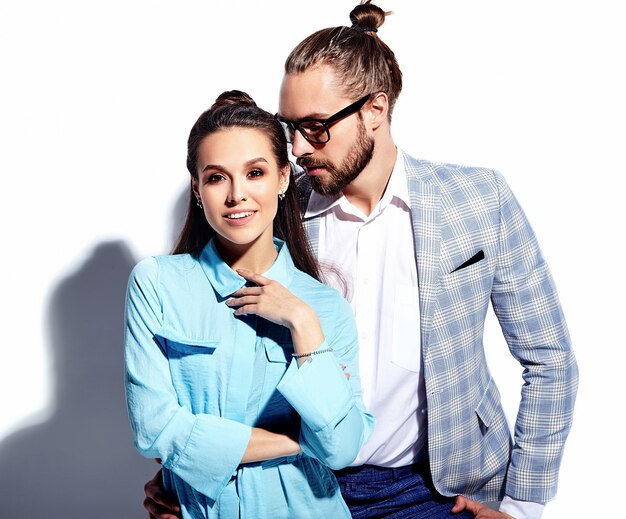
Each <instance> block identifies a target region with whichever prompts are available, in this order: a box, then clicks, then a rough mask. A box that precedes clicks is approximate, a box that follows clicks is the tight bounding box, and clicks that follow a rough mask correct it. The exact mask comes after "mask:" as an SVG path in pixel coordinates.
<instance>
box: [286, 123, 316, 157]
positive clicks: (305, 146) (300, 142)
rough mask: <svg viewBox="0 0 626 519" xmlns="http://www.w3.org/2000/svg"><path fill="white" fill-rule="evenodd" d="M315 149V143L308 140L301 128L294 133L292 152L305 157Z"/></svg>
mask: <svg viewBox="0 0 626 519" xmlns="http://www.w3.org/2000/svg"><path fill="white" fill-rule="evenodd" d="M314 151H315V148H314V147H313V145H312V144H311V143H310V142H309V141H307V140H306V139H305V138H304V137H303V135H302V133H300V130H296V131H295V132H294V134H293V144H292V145H291V153H293V154H294V155H295V156H296V157H304V156H305V155H310V154H311V153H313V152H314Z"/></svg>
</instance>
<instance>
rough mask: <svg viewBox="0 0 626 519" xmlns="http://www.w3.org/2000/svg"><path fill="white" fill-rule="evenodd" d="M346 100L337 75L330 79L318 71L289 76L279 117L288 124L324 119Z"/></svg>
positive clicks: (282, 89) (285, 79)
mask: <svg viewBox="0 0 626 519" xmlns="http://www.w3.org/2000/svg"><path fill="white" fill-rule="evenodd" d="M342 97H343V96H341V94H340V93H339V91H338V88H337V84H336V82H335V81H334V74H333V75H332V77H329V75H328V72H327V71H322V70H319V68H316V69H313V70H307V71H305V72H301V73H298V74H286V75H285V76H284V77H283V82H282V85H281V89H280V94H279V100H278V114H279V115H280V116H281V117H283V118H285V119H288V120H296V119H302V118H304V117H317V116H323V115H326V114H330V113H333V112H334V111H335V110H334V107H335V106H336V105H337V104H341V101H340V100H341V99H342Z"/></svg>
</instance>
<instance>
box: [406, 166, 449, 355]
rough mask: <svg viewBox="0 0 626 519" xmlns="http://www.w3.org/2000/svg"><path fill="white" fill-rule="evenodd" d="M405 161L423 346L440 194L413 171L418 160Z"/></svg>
mask: <svg viewBox="0 0 626 519" xmlns="http://www.w3.org/2000/svg"><path fill="white" fill-rule="evenodd" d="M405 164H406V169H407V181H408V188H409V198H410V200H411V219H412V222H413V235H414V237H415V258H416V261H417V278H418V285H419V299H420V325H421V341H422V348H426V345H427V344H428V341H427V339H428V334H429V333H430V330H431V328H432V322H433V312H434V302H435V293H436V287H437V283H438V280H439V254H440V244H441V196H440V192H439V189H438V188H437V187H436V186H434V185H432V184H428V183H426V182H424V181H423V180H422V179H421V178H419V177H418V176H417V175H416V173H418V171H417V170H416V168H415V166H418V167H419V163H417V164H416V163H415V162H412V161H411V160H410V159H407V160H405ZM420 173H421V172H420Z"/></svg>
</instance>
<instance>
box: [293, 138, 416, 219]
mask: <svg viewBox="0 0 626 519" xmlns="http://www.w3.org/2000/svg"><path fill="white" fill-rule="evenodd" d="M394 196H395V197H396V198H398V199H399V200H401V201H402V202H404V204H405V205H406V206H407V207H411V201H410V199H409V189H408V186H407V176H406V168H405V164H404V154H403V153H402V152H401V151H400V150H398V158H397V159H396V163H395V164H394V166H393V170H392V171H391V177H390V178H389V182H388V184H387V189H385V194H384V196H383V200H388V201H391V200H392V198H393V197H394ZM342 203H348V202H347V199H346V197H345V196H344V195H343V194H339V195H335V196H324V195H320V194H319V193H317V192H316V191H311V196H310V197H309V203H308V204H307V208H306V212H305V213H304V218H311V217H313V216H318V215H320V214H322V213H324V212H326V211H328V210H330V209H332V208H333V207H335V206H337V205H340V204H342Z"/></svg>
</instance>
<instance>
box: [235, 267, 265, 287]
mask: <svg viewBox="0 0 626 519" xmlns="http://www.w3.org/2000/svg"><path fill="white" fill-rule="evenodd" d="M236 272H237V274H239V275H240V276H241V277H242V278H245V279H247V280H248V281H252V282H253V283H256V284H257V285H260V286H263V285H265V284H267V283H268V281H269V279H267V278H266V277H265V276H262V275H261V274H257V273H256V272H252V271H251V270H248V269H236Z"/></svg>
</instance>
